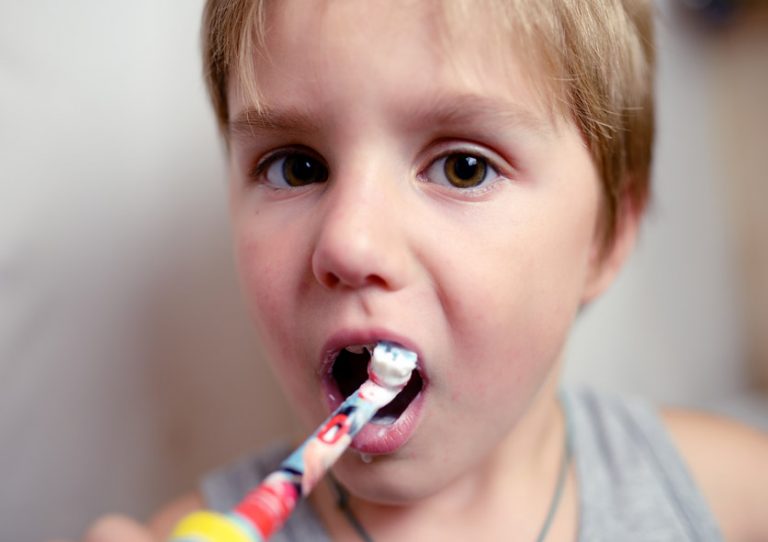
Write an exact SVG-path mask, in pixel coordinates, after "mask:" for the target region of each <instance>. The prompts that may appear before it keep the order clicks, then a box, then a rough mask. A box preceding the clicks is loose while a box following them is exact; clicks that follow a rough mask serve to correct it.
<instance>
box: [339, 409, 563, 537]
mask: <svg viewBox="0 0 768 542" xmlns="http://www.w3.org/2000/svg"><path fill="white" fill-rule="evenodd" d="M572 455H573V453H572V450H571V431H570V429H569V427H568V423H567V422H566V427H565V443H564V445H563V455H562V458H561V460H560V471H559V473H558V475H557V483H556V485H555V492H554V494H553V495H552V500H551V501H550V503H549V508H548V510H547V516H546V517H545V518H544V523H543V524H542V526H541V529H540V530H539V534H538V536H537V537H536V542H544V540H545V539H546V538H547V533H549V529H550V527H552V521H553V520H554V518H555V513H556V512H557V510H558V508H559V506H560V501H561V500H562V496H563V488H564V487H565V480H566V478H567V475H568V466H569V465H570V463H571V457H572ZM329 478H330V480H331V486H332V487H333V489H334V491H335V492H336V506H337V508H338V509H339V511H341V513H342V514H344V517H345V518H346V519H347V522H348V523H349V524H350V526H351V527H352V528H353V529H354V530H355V532H356V533H357V535H358V536H359V537H360V539H361V540H362V541H363V542H373V538H372V537H371V535H370V534H368V531H366V530H365V527H363V524H362V523H361V522H360V520H359V519H358V518H357V516H356V515H355V513H354V511H353V510H352V508H351V506H350V504H349V492H348V491H347V490H346V488H345V487H344V486H342V485H341V484H340V483H339V482H338V481H337V480H336V478H335V477H334V476H333V475H329Z"/></svg>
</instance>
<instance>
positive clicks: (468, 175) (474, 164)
mask: <svg viewBox="0 0 768 542" xmlns="http://www.w3.org/2000/svg"><path fill="white" fill-rule="evenodd" d="M443 171H444V172H445V178H446V179H448V182H449V183H451V184H452V185H453V186H455V187H457V188H473V187H475V186H479V185H480V184H481V183H482V182H483V181H484V180H485V177H486V173H487V171H488V163H487V162H486V161H485V160H484V159H482V158H480V157H478V156H473V155H471V154H451V155H448V156H446V158H445V163H444V164H443Z"/></svg>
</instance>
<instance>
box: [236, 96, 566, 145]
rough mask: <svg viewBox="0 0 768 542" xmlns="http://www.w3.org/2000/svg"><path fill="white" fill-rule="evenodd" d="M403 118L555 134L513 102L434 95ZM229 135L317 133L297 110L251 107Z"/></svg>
mask: <svg viewBox="0 0 768 542" xmlns="http://www.w3.org/2000/svg"><path fill="white" fill-rule="evenodd" d="M402 118H405V119H407V120H406V123H407V124H408V125H409V126H413V127H419V126H433V127H446V126H447V127H452V126H459V127H464V126H469V127H476V126H478V125H485V126H490V127H491V128H492V129H497V130H501V129H505V128H510V127H515V128H520V129H523V130H527V131H530V132H532V133H535V134H538V135H541V136H548V135H551V133H552V132H553V131H554V124H553V121H552V118H551V116H550V117H548V116H547V115H546V114H544V113H543V112H537V111H534V110H531V109H530V108H528V107H525V106H523V105H521V104H517V103H515V102H510V101H506V100H500V99H496V98H491V97H487V96H481V95H476V94H458V95H437V96H435V97H433V98H432V99H430V100H428V101H426V102H425V103H424V104H423V105H419V106H417V107H415V108H411V109H408V110H405V111H403V116H402ZM228 131H229V134H230V136H232V137H244V138H247V137H249V136H253V135H254V132H257V131H261V132H264V131H267V132H271V131H274V132H280V131H282V132H298V133H314V132H318V131H320V126H319V124H318V122H317V121H316V120H315V118H313V116H312V115H311V114H310V113H308V112H306V111H304V110H301V109H298V108H294V107H291V108H287V109H284V110H275V109H271V108H268V107H264V106H260V107H250V108H247V109H244V110H243V111H241V112H240V113H238V114H237V115H236V116H235V118H234V119H233V120H232V121H230V123H229V127H228Z"/></svg>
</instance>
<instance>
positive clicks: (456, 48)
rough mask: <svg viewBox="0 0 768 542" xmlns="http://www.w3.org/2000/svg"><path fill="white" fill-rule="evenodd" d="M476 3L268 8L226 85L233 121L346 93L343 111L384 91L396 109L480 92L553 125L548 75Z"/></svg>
mask: <svg viewBox="0 0 768 542" xmlns="http://www.w3.org/2000/svg"><path fill="white" fill-rule="evenodd" d="M480 4H483V5H485V4H486V2H483V1H482V0H477V1H476V2H475V3H474V4H473V5H474V6H476V7H480V9H473V10H469V11H466V12H463V11H461V10H460V9H458V8H459V7H460V5H459V4H458V3H454V2H448V1H446V2H439V1H425V0H418V1H412V0H390V1H387V2H384V1H374V2H360V1H345V0H336V1H333V0H326V1H317V2H310V1H307V0H281V1H280V2H275V3H269V4H268V6H267V8H268V9H267V11H266V18H265V21H264V23H265V24H264V31H263V33H262V34H260V39H259V40H258V41H259V42H260V43H261V44H262V45H261V46H260V47H258V48H257V51H256V52H255V54H253V55H250V58H246V59H244V60H245V62H246V63H248V62H250V63H251V64H250V66H248V68H249V69H248V70H243V69H240V70H238V71H237V72H236V73H235V74H232V75H234V76H233V77H230V81H232V82H233V84H232V85H230V87H229V89H228V90H229V103H230V105H231V106H232V107H230V116H231V117H236V116H237V113H238V111H242V110H243V109H246V108H248V109H259V108H260V107H261V108H266V109H269V108H273V107H274V106H275V104H274V103H272V102H274V100H275V99H278V100H279V101H282V102H285V101H286V100H287V99H289V98H291V97H292V98H294V99H295V101H296V103H294V104H286V105H288V106H289V107H294V108H302V107H304V106H305V105H306V104H307V103H308V102H310V101H311V102H315V103H322V102H323V100H329V99H331V98H332V97H338V96H339V94H338V93H336V92H333V91H334V90H339V89H346V90H347V91H349V90H350V89H352V90H353V92H347V93H348V96H347V99H348V102H347V103H348V104H349V105H350V106H353V104H358V105H362V103H363V102H364V101H365V97H366V96H379V97H380V96H381V95H382V94H383V93H384V92H389V93H390V99H391V100H392V101H394V102H399V103H402V102H403V100H404V99H406V98H411V97H415V96H416V95H421V96H422V97H425V96H427V95H429V94H430V93H431V94H433V95H434V96H435V98H439V99H440V100H442V101H443V102H445V101H448V100H449V99H450V96H452V95H455V96H460V97H462V99H463V98H465V97H466V96H468V95H477V94H480V95H485V97H487V98H496V99H506V100H511V101H514V102H515V103H516V105H517V106H518V109H522V107H523V105H524V106H525V108H526V109H528V110H529V113H530V115H529V116H531V117H533V116H539V117H541V118H542V119H546V120H547V121H553V120H554V116H553V115H552V113H553V108H552V104H553V103H555V101H556V100H553V99H552V93H551V91H550V89H549V88H548V87H549V85H548V84H546V81H547V80H548V75H547V74H545V73H542V72H541V71H540V69H539V68H538V67H537V66H536V65H535V64H534V63H533V62H531V61H530V58H532V57H533V56H535V55H532V54H531V51H530V50H526V51H524V52H523V51H522V50H521V49H522V47H521V46H520V45H521V44H522V43H523V40H521V39H516V38H515V37H514V36H512V35H511V34H513V32H511V31H510V27H509V24H508V23H507V24H505V23H503V22H501V21H500V20H499V17H498V16H497V15H498V14H496V15H495V14H494V11H493V10H490V9H482V8H481V6H480ZM517 38H519V36H517ZM241 66H242V64H241ZM249 87H250V89H251V90H250V91H249ZM254 90H255V92H253V91H254ZM464 101H465V102H466V100H464ZM393 105H395V104H393ZM230 120H232V118H231V119H230Z"/></svg>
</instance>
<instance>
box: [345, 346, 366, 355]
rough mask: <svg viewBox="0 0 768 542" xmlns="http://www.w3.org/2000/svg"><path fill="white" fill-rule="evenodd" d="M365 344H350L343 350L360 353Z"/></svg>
mask: <svg viewBox="0 0 768 542" xmlns="http://www.w3.org/2000/svg"><path fill="white" fill-rule="evenodd" d="M365 348H366V347H365V346H363V345H362V344H354V345H352V346H347V347H346V348H345V349H344V350H346V351H348V352H352V353H353V354H362V353H363V352H364V351H365Z"/></svg>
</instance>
